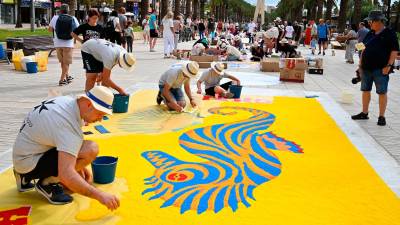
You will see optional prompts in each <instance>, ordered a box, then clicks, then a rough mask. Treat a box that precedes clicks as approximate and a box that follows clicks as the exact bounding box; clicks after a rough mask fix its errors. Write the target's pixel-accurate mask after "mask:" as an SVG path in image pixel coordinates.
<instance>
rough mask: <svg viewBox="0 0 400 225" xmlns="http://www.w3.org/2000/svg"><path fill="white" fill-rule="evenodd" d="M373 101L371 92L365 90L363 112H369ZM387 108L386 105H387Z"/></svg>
mask: <svg viewBox="0 0 400 225" xmlns="http://www.w3.org/2000/svg"><path fill="white" fill-rule="evenodd" d="M370 101H371V92H369V91H363V93H362V108H363V109H362V111H363V113H368V109H369V102H370ZM385 108H386V106H385Z"/></svg>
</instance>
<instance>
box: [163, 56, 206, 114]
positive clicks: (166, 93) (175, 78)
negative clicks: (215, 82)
mask: <svg viewBox="0 0 400 225" xmlns="http://www.w3.org/2000/svg"><path fill="white" fill-rule="evenodd" d="M198 72H199V64H198V63H197V62H193V61H190V62H187V63H184V64H182V66H177V67H172V68H170V69H168V70H167V71H165V72H164V73H163V74H162V75H161V78H160V81H159V83H158V86H159V88H160V89H159V92H158V95H157V104H158V105H160V104H161V102H163V101H164V103H165V104H166V105H167V107H168V108H169V109H171V110H175V111H177V112H182V111H183V109H184V108H185V106H186V100H185V97H184V96H183V92H182V85H183V86H184V87H185V93H186V95H187V97H188V98H189V100H190V104H191V105H192V107H196V103H195V101H194V99H193V97H192V91H191V89H190V79H193V78H195V77H196V76H197V74H198Z"/></svg>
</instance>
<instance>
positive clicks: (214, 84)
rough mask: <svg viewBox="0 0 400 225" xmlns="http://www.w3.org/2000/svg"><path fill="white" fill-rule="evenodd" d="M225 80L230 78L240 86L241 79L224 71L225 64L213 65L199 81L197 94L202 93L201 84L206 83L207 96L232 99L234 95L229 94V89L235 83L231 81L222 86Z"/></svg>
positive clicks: (214, 63)
mask: <svg viewBox="0 0 400 225" xmlns="http://www.w3.org/2000/svg"><path fill="white" fill-rule="evenodd" d="M223 78H229V79H231V80H233V81H234V82H235V84H236V85H240V80H239V79H237V78H236V77H234V76H232V75H229V74H227V73H226V72H225V71H224V64H222V63H220V62H213V63H211V68H210V69H208V70H206V71H204V72H203V74H202V75H201V77H200V79H199V80H198V81H197V93H198V94H201V93H202V91H201V83H203V82H204V84H205V92H206V95H210V96H215V95H216V94H218V95H220V96H222V97H225V98H232V97H233V94H232V93H230V92H228V89H229V87H230V86H231V85H232V84H233V83H232V81H229V82H226V83H224V84H221V85H220V82H221V80H222V79H223Z"/></svg>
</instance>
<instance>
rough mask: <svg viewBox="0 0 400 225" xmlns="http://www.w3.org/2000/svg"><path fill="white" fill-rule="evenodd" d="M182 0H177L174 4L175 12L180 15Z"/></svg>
mask: <svg viewBox="0 0 400 225" xmlns="http://www.w3.org/2000/svg"><path fill="white" fill-rule="evenodd" d="M180 9H181V0H175V5H174V14H175V15H179V14H180V13H181V12H180V11H181V10H180Z"/></svg>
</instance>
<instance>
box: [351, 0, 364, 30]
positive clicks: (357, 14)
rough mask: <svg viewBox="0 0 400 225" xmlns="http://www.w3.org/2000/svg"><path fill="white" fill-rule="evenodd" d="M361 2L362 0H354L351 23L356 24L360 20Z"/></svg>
mask: <svg viewBox="0 0 400 225" xmlns="http://www.w3.org/2000/svg"><path fill="white" fill-rule="evenodd" d="M361 4H362V0H354V14H353V21H352V23H353V24H358V23H359V22H360V21H361Z"/></svg>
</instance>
